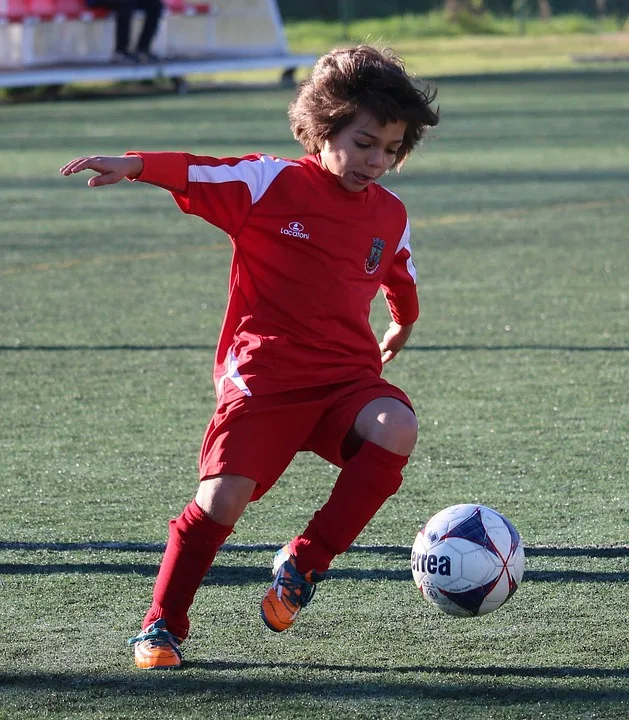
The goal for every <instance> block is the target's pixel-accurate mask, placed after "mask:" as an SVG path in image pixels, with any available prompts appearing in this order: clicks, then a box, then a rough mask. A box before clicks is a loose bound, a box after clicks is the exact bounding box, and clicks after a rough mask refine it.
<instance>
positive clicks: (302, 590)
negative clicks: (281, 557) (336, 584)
mask: <svg viewBox="0 0 629 720" xmlns="http://www.w3.org/2000/svg"><path fill="white" fill-rule="evenodd" d="M282 570H283V572H281V573H278V577H277V579H276V580H275V585H277V586H281V587H282V591H281V594H282V595H284V592H285V593H286V596H285V599H284V601H285V603H286V604H287V605H293V606H295V607H306V605H307V604H308V603H309V602H310V601H311V600H312V598H313V597H314V594H315V591H316V589H317V586H316V585H315V582H317V581H318V580H322V579H323V576H322V575H320V574H318V573H314V572H313V573H312V574H311V575H312V580H313V582H309V581H308V580H307V579H306V577H305V576H304V575H302V574H301V573H300V572H298V571H297V568H295V566H294V565H293V564H292V562H290V561H287V562H285V563H284V567H283V568H282Z"/></svg>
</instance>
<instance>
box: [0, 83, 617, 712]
mask: <svg viewBox="0 0 629 720" xmlns="http://www.w3.org/2000/svg"><path fill="white" fill-rule="evenodd" d="M628 81H629V74H627V73H626V72H622V71H616V72H588V73H575V72H572V73H568V74H564V75H561V74H539V75H536V76H528V77H525V76H513V77H505V78H504V79H502V80H496V79H494V80H491V79H487V78H482V77H471V78H469V79H468V80H467V81H463V80H459V81H455V80H443V81H442V82H441V83H439V91H440V96H439V97H440V103H441V111H442V118H443V119H442V123H441V125H440V126H439V127H438V128H437V129H436V131H435V132H434V133H433V135H432V136H431V138H430V140H428V141H427V142H426V143H425V145H424V146H423V148H422V149H421V150H420V152H418V153H417V154H416V155H415V156H414V157H413V158H412V159H411V160H410V161H409V163H408V165H407V166H406V167H405V168H404V170H403V171H402V173H401V174H399V175H398V174H391V175H390V176H388V177H387V178H386V183H385V184H387V185H388V186H389V187H391V189H393V190H394V191H395V192H397V193H399V194H400V195H401V196H402V198H403V199H404V200H405V202H406V204H407V207H408V209H409V214H410V216H411V218H412V225H413V243H414V247H415V256H416V261H417V265H418V269H419V273H420V291H421V299H422V308H423V317H422V320H421V322H420V324H419V326H418V328H417V330H416V332H415V334H414V335H413V337H412V339H411V342H410V345H409V347H408V348H407V350H406V351H405V352H404V353H403V354H402V355H401V356H400V357H399V358H398V359H397V360H396V361H395V362H394V363H392V364H391V365H389V366H387V369H386V375H387V377H389V378H390V379H391V380H392V381H394V382H396V383H399V384H400V385H401V386H403V387H404V388H405V389H406V390H407V391H408V392H409V394H410V395H411V397H412V398H413V400H414V402H415V403H416V408H417V412H418V415H419V418H420V425H421V432H420V442H419V444H418V446H417V448H416V450H415V452H414V454H413V456H412V458H411V461H410V464H409V466H408V471H407V473H406V481H405V484H404V485H403V487H402V489H401V490H400V492H399V493H398V495H396V496H395V497H394V498H392V499H391V500H390V501H389V502H388V504H387V505H386V506H385V507H384V509H383V510H382V511H381V513H380V514H379V515H378V516H377V517H376V518H375V519H374V521H373V522H372V524H371V525H370V526H369V527H368V528H367V529H366V531H365V532H364V533H363V535H361V537H360V538H359V543H360V547H359V548H357V549H355V550H353V551H351V552H349V553H347V554H346V555H345V556H343V557H341V558H339V559H338V561H337V562H336V564H335V565H334V569H333V572H332V579H331V580H330V581H329V582H326V583H325V584H323V585H322V586H321V588H320V590H319V593H318V595H317V597H316V598H315V600H314V601H313V603H312V605H311V606H310V607H309V608H308V609H307V610H306V611H305V612H304V613H303V615H302V616H301V617H300V620H299V623H298V624H297V625H296V626H295V628H294V629H292V630H291V631H289V632H288V633H286V634H283V635H280V636H276V635H274V634H272V633H270V632H269V631H268V630H267V629H266V628H265V627H264V626H263V624H262V622H261V621H260V620H259V617H258V604H259V600H260V598H261V596H262V594H263V592H264V590H265V588H266V585H267V583H268V581H269V578H270V570H269V567H270V562H271V559H272V555H273V548H275V547H276V546H278V545H279V544H281V543H282V542H284V541H285V540H286V539H287V538H289V537H291V536H292V535H293V534H295V533H296V532H298V531H299V530H301V529H302V527H303V526H304V524H305V523H306V522H307V520H308V519H309V517H310V515H311V513H312V512H313V510H314V509H315V508H316V507H317V506H318V504H320V503H321V502H322V501H323V500H324V499H325V497H326V496H327V493H328V492H329V489H330V487H331V484H332V482H333V480H334V477H335V473H334V472H333V470H332V469H331V468H330V467H329V466H328V465H327V464H325V463H323V462H322V461H320V460H318V459H317V458H315V457H313V456H310V455H304V456H300V457H299V458H298V459H297V460H296V461H295V462H294V464H293V465H292V466H291V467H290V468H289V470H288V471H287V472H286V474H285V475H284V476H283V477H282V478H281V480H280V481H279V483H278V484H277V486H276V487H275V488H274V489H273V490H272V491H271V492H270V493H269V495H268V496H266V497H265V498H264V499H263V501H262V502H260V503H258V504H255V505H252V506H251V507H250V508H249V510H248V511H247V513H246V514H245V516H244V517H243V519H242V521H241V522H240V524H239V525H238V526H237V533H236V534H235V535H234V536H232V538H231V539H230V542H231V543H232V545H230V547H229V548H227V549H226V551H225V552H223V553H222V554H221V555H219V557H218V559H217V563H216V565H215V566H214V568H213V569H212V570H211V572H210V574H209V575H208V578H207V579H206V582H205V583H204V586H203V587H202V588H201V590H200V593H199V596H198V598H197V603H196V604H195V606H194V609H193V612H192V621H193V632H192V635H191V639H190V641H189V642H188V643H187V644H186V658H187V660H188V662H187V665H186V668H185V669H184V670H182V671H180V672H176V673H170V674H168V673H163V672H154V673H141V672H139V671H136V670H135V669H134V668H133V666H132V659H131V655H130V652H129V650H128V648H127V647H126V639H127V638H128V637H130V636H131V635H133V634H134V633H135V632H136V631H137V630H138V629H139V626H138V623H139V622H140V620H141V618H142V616H143V613H144V610H145V609H146V606H147V604H148V602H149V600H150V595H151V588H152V584H153V580H154V576H155V572H156V567H157V564H158V562H159V559H160V548H161V547H162V545H163V542H164V540H165V537H166V530H167V521H168V520H169V519H170V518H171V517H173V516H175V515H177V514H179V512H180V510H181V508H182V507H183V505H184V504H185V503H186V502H188V500H189V499H190V498H191V497H192V495H193V493H194V492H195V488H196V455H197V451H198V446H199V443H200V440H201V437H202V433H203V430H204V428H205V424H206V422H207V420H208V418H209V416H210V414H211V412H212V410H213V406H214V398H213V391H212V386H211V380H210V374H211V364H212V356H213V349H214V343H215V340H216V336H217V332H218V329H219V325H220V320H221V314H222V310H223V306H224V301H225V296H226V285H227V272H228V265H229V259H230V251H229V245H228V242H227V241H226V239H225V237H223V236H222V234H221V233H220V232H219V231H217V230H214V229H213V228H211V227H209V226H208V225H206V224H204V223H203V222H202V221H200V220H198V219H196V218H190V217H186V216H184V215H182V214H180V213H179V212H178V210H177V209H176V208H175V205H174V203H173V202H172V201H171V200H170V199H169V197H168V195H167V194H166V193H165V192H164V191H160V190H158V189H156V188H151V187H146V186H141V185H127V184H125V185H124V186H122V185H121V186H116V187H114V188H107V189H101V190H93V189H88V188H87V187H86V185H85V183H86V180H87V178H86V177H84V176H77V177H74V178H71V179H67V178H62V177H61V176H60V175H59V174H58V167H59V166H60V165H61V164H63V163H64V162H66V161H67V160H69V159H71V158H72V157H74V156H76V155H80V154H95V153H100V154H105V153H115V154H118V153H121V152H123V151H125V150H127V149H132V148H135V149H140V148H142V149H149V150H161V149H181V150H189V151H193V152H200V153H201V152H202V153H207V154H218V155H227V154H242V153H245V152H250V151H258V150H263V151H266V152H269V153H274V154H278V155H283V156H295V155H298V154H299V148H298V147H297V146H296V144H295V143H294V142H293V141H292V140H291V139H290V135H289V131H288V123H287V119H286V105H287V103H288V101H289V99H290V97H291V93H290V92H289V91H286V90H256V91H251V92H244V91H241V92H228V91H217V92H210V93H192V94H190V95H187V96H184V97H173V96H163V95H162V96H152V97H149V96H147V97H141V98H119V99H110V100H99V99H96V98H93V99H90V100H83V101H62V102H58V103H54V104H46V103H35V104H26V105H12V106H11V105H10V106H5V107H4V108H3V109H2V115H3V118H2V127H3V132H2V134H1V136H0V148H1V155H2V160H3V162H2V163H1V164H0V202H1V206H2V220H1V225H0V227H1V230H0V252H1V255H0V258H1V259H0V311H1V318H2V321H1V323H0V329H1V330H0V331H1V337H0V372H1V397H2V412H1V413H0V442H1V444H2V466H1V469H0V478H1V480H0V499H1V501H2V513H1V515H0V540H1V542H0V573H1V575H0V607H1V608H2V627H3V630H4V632H3V637H2V642H1V644H0V718H1V719H2V720H18V719H23V718H37V719H39V718H55V719H59V720H60V719H61V718H72V719H79V720H87V719H88V718H89V719H90V720H95V719H104V718H107V719H109V720H114V719H116V720H118V719H122V718H128V719H130V720H131V719H133V720H136V719H137V718H150V717H159V718H169V719H172V718H177V719H179V718H180V719H182V720H184V719H186V720H187V719H193V718H221V719H222V718H255V719H262V718H282V719H287V720H292V719H294V718H334V719H335V720H337V719H339V718H360V719H367V718H370V719H380V718H385V717H386V718H426V717H431V718H436V719H437V720H449V719H455V718H456V719H457V720H458V719H460V718H463V717H465V718H469V719H470V720H481V718H482V719H483V720H488V719H494V720H512V719H513V720H515V719H518V720H531V719H533V718H551V719H553V720H574V719H585V718H599V719H600V718H605V719H607V718H615V719H618V720H621V719H622V720H626V718H627V716H628V714H629V670H628V667H629V650H628V643H627V638H628V635H627V606H628V605H629V545H628V538H629V493H628V491H627V480H628V477H629V473H628V465H627V463H628V457H629V390H628V388H629V313H628V310H629V243H628V237H627V228H628V227H629V199H628V197H627V187H628V181H629V170H628V168H629V149H628V146H627V129H628V125H627V116H628V113H629V104H628V99H627V92H626V90H627V83H628ZM373 321H374V325H375V327H376V328H377V329H378V332H382V331H383V329H384V327H385V326H386V322H387V317H386V311H385V309H384V306H383V304H381V303H379V302H378V303H376V305H375V307H374V313H373ZM468 501H473V502H480V503H483V504H486V505H490V506H493V507H495V508H497V509H498V510H500V511H502V512H504V513H505V514H506V515H507V516H508V517H509V518H510V519H511V520H512V521H513V522H514V523H515V525H516V526H517V527H518V529H519V530H520V532H521V534H522V536H523V538H524V541H525V544H526V547H527V572H526V576H525V582H524V583H523V585H522V587H521V588H520V590H519V591H518V592H517V593H516V595H515V596H514V598H513V599H512V600H511V601H510V602H509V603H508V604H507V605H506V606H505V607H503V608H502V609H501V610H499V611H498V612H496V613H494V614H493V615H489V616H487V617H484V618H478V619H474V620H458V619H455V618H450V617H447V616H445V615H441V614H439V613H438V611H437V610H434V609H433V608H432V607H431V606H429V605H428V604H427V603H425V602H424V601H423V600H422V599H421V598H420V596H419V594H418V592H417V590H416V589H415V588H414V585H413V583H412V580H411V574H410V558H409V550H408V548H409V547H410V545H411V544H412V541H413V539H414V537H415V534H416V533H417V531H418V529H419V527H420V526H421V524H422V523H423V521H425V520H426V519H427V517H428V516H429V515H431V514H433V513H434V512H436V511H437V510H439V509H441V508H443V507H445V506H447V505H450V504H453V503H457V502H468ZM383 546H385V547H383Z"/></svg>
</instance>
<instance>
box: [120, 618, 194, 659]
mask: <svg viewBox="0 0 629 720" xmlns="http://www.w3.org/2000/svg"><path fill="white" fill-rule="evenodd" d="M159 622H160V621H159V620H158V621H157V622H155V623H153V624H152V625H149V627H148V628H147V629H146V632H141V633H140V634H139V635H136V636H135V637H132V638H129V640H128V643H129V645H135V644H136V643H139V642H145V641H148V642H149V644H150V646H151V647H154V648H155V647H169V648H172V649H173V650H174V651H175V652H176V653H177V655H179V657H181V651H180V650H179V643H178V642H177V638H175V636H174V635H173V634H172V633H169V632H168V630H166V627H165V626H164V625H160V624H159Z"/></svg>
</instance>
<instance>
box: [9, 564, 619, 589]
mask: <svg viewBox="0 0 629 720" xmlns="http://www.w3.org/2000/svg"><path fill="white" fill-rule="evenodd" d="M58 574H61V575H67V574H79V575H99V574H104V575H140V576H142V577H154V576H155V575H156V574H157V565H139V564H138V565H136V564H133V563H45V564H36V563H2V564H0V576H2V575H5V576H6V575H58ZM329 577H330V579H331V580H360V581H372V582H382V581H387V582H408V581H409V578H410V565H409V568H408V569H404V570H396V569H390V570H387V569H362V568H332V569H331V570H330V572H329ZM270 578H271V573H270V570H269V567H268V566H264V567H258V566H251V565H231V566H228V565H218V564H217V565H214V566H212V569H211V570H210V572H209V573H208V575H207V577H206V578H205V580H204V584H205V585H220V586H224V587H226V586H233V587H237V586H243V585H250V584H255V585H258V584H260V585H264V584H265V583H268V582H269V580H270ZM524 581H525V582H579V583H622V582H629V572H595V571H593V572H584V571H580V570H543V571H539V570H529V571H526V572H525V573H524Z"/></svg>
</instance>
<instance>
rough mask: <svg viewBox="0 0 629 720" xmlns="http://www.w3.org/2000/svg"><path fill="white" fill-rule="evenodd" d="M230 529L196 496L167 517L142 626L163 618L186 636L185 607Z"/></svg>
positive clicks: (187, 621)
mask: <svg viewBox="0 0 629 720" xmlns="http://www.w3.org/2000/svg"><path fill="white" fill-rule="evenodd" d="M232 530H233V527H227V526H226V525H221V524H220V523H217V522H216V521H215V520H212V518H211V517H209V516H208V515H206V514H205V513H204V512H203V510H201V508H200V507H199V506H198V505H197V503H196V500H193V501H192V502H191V503H190V504H189V505H187V506H186V508H185V509H184V511H183V512H182V513H181V515H180V516H179V517H178V518H177V519H176V520H171V521H170V523H169V532H168V543H167V544H166V551H165V552H164V557H163V559H162V563H161V565H160V567H159V572H158V573H157V580H156V581H155V587H154V589H153V604H152V605H151V607H150V608H149V610H148V612H147V614H146V616H145V618H144V622H143V623H142V627H143V628H146V627H148V626H149V625H150V624H151V623H153V622H155V620H158V619H159V618H163V619H164V620H165V621H166V627H167V628H168V630H169V631H170V632H171V633H172V634H173V635H175V636H176V637H178V638H181V639H182V640H183V639H185V638H186V637H187V635H188V630H189V629H190V622H189V620H188V610H189V608H190V606H191V605H192V601H193V600H194V596H195V593H196V591H197V590H198V589H199V586H200V585H201V583H202V582H203V578H204V577H205V575H206V573H207V571H208V570H209V569H210V566H211V565H212V562H213V561H214V558H215V557H216V553H217V552H218V549H219V547H220V546H221V545H222V544H223V543H224V542H225V540H226V539H227V537H228V535H229V534H230V533H231V531H232Z"/></svg>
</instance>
